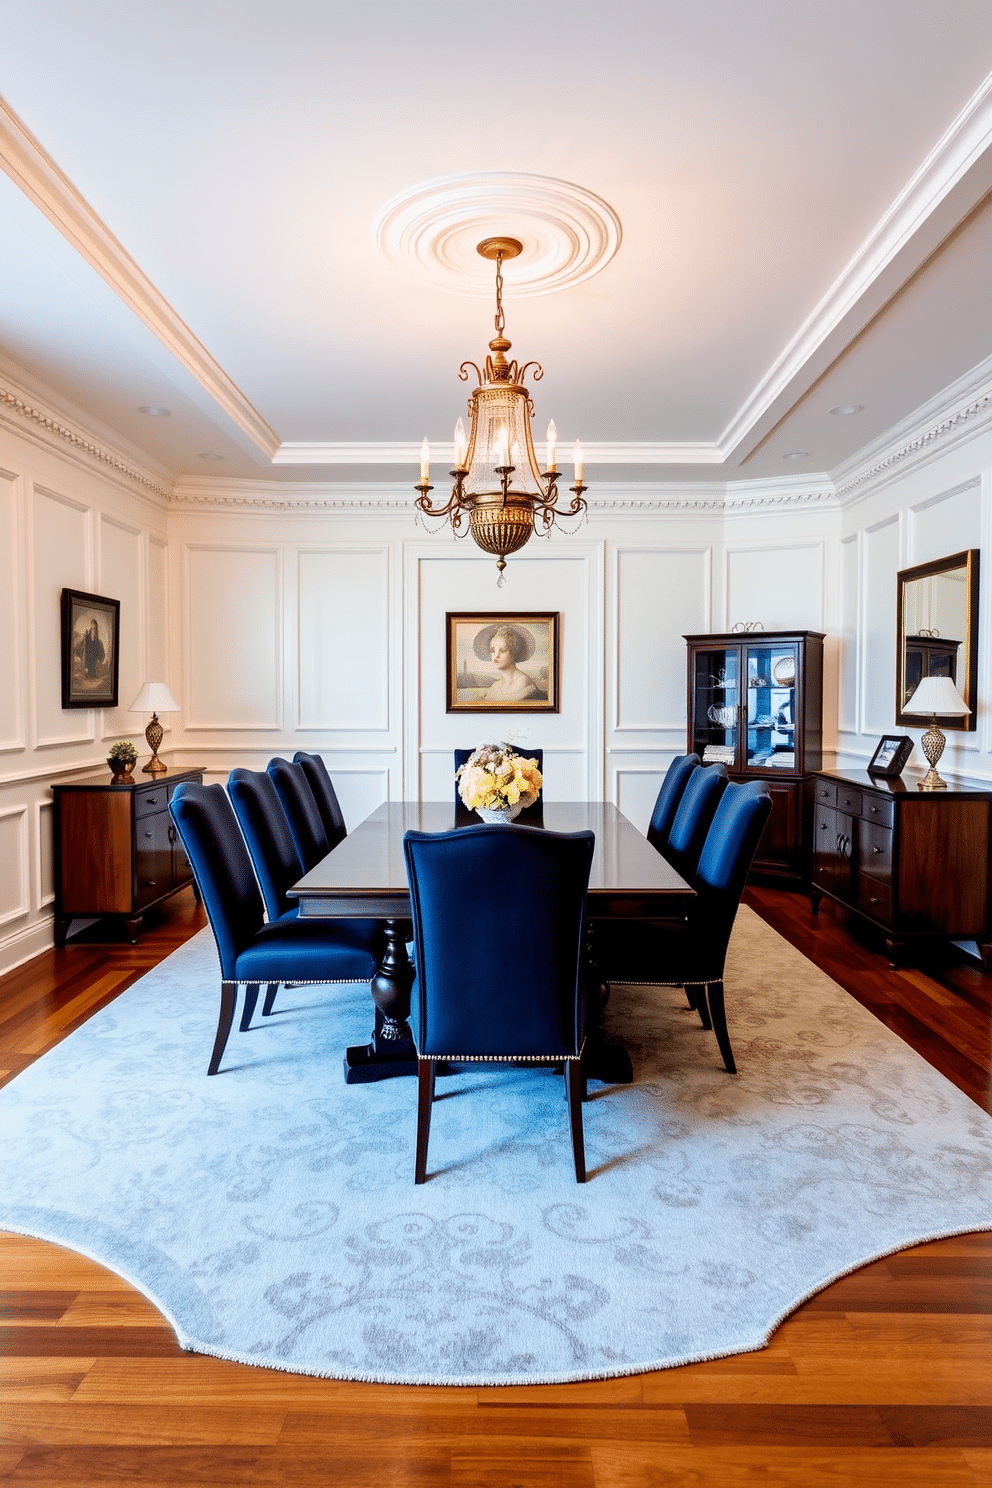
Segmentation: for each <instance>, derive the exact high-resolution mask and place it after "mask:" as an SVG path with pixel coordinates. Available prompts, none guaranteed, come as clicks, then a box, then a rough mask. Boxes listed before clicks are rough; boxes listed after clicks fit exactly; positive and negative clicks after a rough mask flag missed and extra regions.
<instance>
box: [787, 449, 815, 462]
mask: <svg viewBox="0 0 992 1488" xmlns="http://www.w3.org/2000/svg"><path fill="white" fill-rule="evenodd" d="M782 459H783V460H808V459H809V450H790V451H789V453H788V454H787V455H783V456H782Z"/></svg>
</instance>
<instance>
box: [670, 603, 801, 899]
mask: <svg viewBox="0 0 992 1488" xmlns="http://www.w3.org/2000/svg"><path fill="white" fill-rule="evenodd" d="M685 642H686V645H687V647H688V668H689V679H688V715H689V739H688V747H689V749H690V750H691V751H694V752H695V753H696V754H698V755H699V757H700V759H701V760H702V761H703V763H704V764H713V763H715V762H717V761H719V762H722V763H723V764H725V765H726V767H727V771H728V773H729V775H730V778H731V779H732V780H757V779H760V780H764V781H765V782H766V784H767V785H768V788H769V790H770V791H771V796H772V813H771V816H770V817H769V818H768V825H767V826H766V828H765V831H764V835H763V836H762V839H761V842H760V844H759V846H758V853H757V856H756V858H755V860H754V867H753V869H752V872H753V873H755V874H760V875H762V876H770V877H776V878H786V879H791V880H793V881H803V882H805V881H807V880H808V878H809V870H810V861H811V854H812V810H811V804H810V793H809V791H808V789H807V786H806V782H807V780H808V778H809V776H810V775H811V774H812V772H813V771H814V770H818V769H819V768H820V766H821V764H822V762H823V761H822V749H823V633H822V632H821V631H815V630H792V631H787V630H781V631H779V630H775V631H770V630H764V631H751V632H748V633H746V634H744V635H742V634H739V633H730V634H725V635H688V636H686V637H685Z"/></svg>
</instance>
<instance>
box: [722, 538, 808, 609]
mask: <svg viewBox="0 0 992 1488" xmlns="http://www.w3.org/2000/svg"><path fill="white" fill-rule="evenodd" d="M825 564H826V550H825V547H824V544H823V543H822V542H812V543H801V544H800V543H797V544H783V545H781V546H780V545H778V544H775V545H771V544H769V545H768V546H766V547H746V548H744V547H739V548H735V547H731V548H728V549H727V587H726V593H727V628H728V630H729V629H732V628H733V626H734V625H737V624H738V623H740V622H744V623H747V622H749V621H755V620H757V621H760V622H761V624H762V625H763V626H764V628H765V630H822V629H823V616H824V588H825V579H826V574H825Z"/></svg>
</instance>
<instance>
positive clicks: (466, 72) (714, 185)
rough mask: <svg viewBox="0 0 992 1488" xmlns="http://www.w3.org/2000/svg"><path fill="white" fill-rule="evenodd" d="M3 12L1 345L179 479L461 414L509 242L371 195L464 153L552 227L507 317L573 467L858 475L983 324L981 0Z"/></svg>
mask: <svg viewBox="0 0 992 1488" xmlns="http://www.w3.org/2000/svg"><path fill="white" fill-rule="evenodd" d="M0 36H2V44H0V95H2V98H3V100H4V101H5V104H6V111H5V112H3V113H0V164H3V166H4V169H5V171H6V175H4V176H0V222H2V224H3V229H2V232H0V353H2V355H3V356H4V357H5V358H6V359H7V361H8V363H9V364H10V365H11V366H12V367H13V366H15V365H16V367H18V368H20V369H22V371H23V373H24V374H26V376H27V379H28V382H29V383H30V381H31V380H32V379H33V380H34V383H35V385H37V386H38V387H39V388H41V389H44V388H45V387H47V388H50V389H53V390H55V392H56V393H57V394H58V395H59V396H60V398H61V399H63V400H64V401H66V402H67V403H69V404H71V405H75V407H76V408H78V409H79V410H80V411H81V412H82V414H84V415H85V416H86V417H87V418H88V419H90V420H91V421H97V422H98V423H99V424H101V425H103V426H104V427H106V428H107V429H109V430H112V431H114V433H115V434H116V435H117V436H119V437H120V438H121V439H122V440H124V441H126V442H128V443H130V444H131V445H133V446H135V447H137V449H139V450H141V451H143V452H144V453H145V454H146V455H147V456H149V457H150V458H152V459H153V460H155V461H156V462H158V463H159V465H160V466H161V467H163V468H164V470H166V471H167V472H169V473H171V474H173V475H185V476H187V477H189V476H195V477H197V478H203V477H205V476H218V475H220V476H227V477H251V478H256V479H258V478H265V479H269V480H271V479H283V480H292V481H327V480H329V479H348V480H353V479H355V478H371V479H390V480H395V479H402V477H403V464H402V463H401V462H403V461H409V460H412V457H413V452H414V449H415V448H416V446H418V445H419V442H420V438H421V436H422V435H423V434H425V433H426V434H428V435H429V436H430V438H431V439H432V441H435V442H437V443H438V444H439V445H443V442H444V441H445V440H450V438H451V428H452V425H453V422H454V419H455V418H456V417H457V416H458V414H459V413H460V412H461V411H462V408H463V400H464V392H465V388H464V384H462V383H460V382H459V381H458V380H457V369H458V367H459V364H460V363H461V362H462V361H463V360H464V359H466V358H471V359H473V360H476V361H481V360H482V358H483V357H484V355H485V350H486V342H487V341H488V339H489V337H490V335H491V334H492V306H491V299H489V298H486V297H483V298H478V297H472V296H471V295H470V294H469V295H467V294H466V293H465V290H466V289H471V287H472V286H471V284H470V283H469V282H468V280H467V278H466V277H465V276H466V275H468V274H470V273H474V274H480V273H481V275H482V280H481V284H482V288H483V290H484V292H485V294H488V289H487V286H488V284H489V283H490V282H491V279H490V278H489V277H488V276H490V275H491V266H489V265H486V264H484V263H483V262H482V260H479V261H478V265H477V266H476V265H475V264H469V263H468V262H467V260H466V255H465V252H464V251H463V250H464V244H465V242H467V241H468V238H466V237H465V233H469V234H470V233H471V230H472V229H471V227H466V228H465V230H464V232H463V233H462V237H461V238H459V237H458V233H457V232H455V231H454V230H452V232H450V233H448V236H447V237H446V238H445V239H444V242H445V244H446V245H447V246H445V247H444V248H443V251H442V250H441V249H438V250H437V251H436V252H435V250H434V249H433V248H429V249H425V248H424V244H423V241H422V240H418V241H419V246H417V245H416V244H415V245H414V246H413V247H412V248H411V247H409V243H410V242H411V241H412V240H413V238H415V237H416V233H413V232H412V230H410V231H407V240H406V241H407V243H408V247H407V249H403V248H402V247H401V246H399V247H398V246H397V245H398V244H401V242H402V241H404V240H403V231H402V230H401V229H402V228H403V223H402V222H401V223H400V226H399V227H397V226H396V222H397V220H398V217H397V213H396V212H394V213H393V216H392V217H390V216H389V213H388V212H386V213H385V216H384V215H383V214H384V209H385V208H386V207H387V204H389V203H395V201H396V199H397V198H399V197H401V196H403V195H404V194H409V195H410V199H411V200H412V201H413V202H414V203H415V204H417V210H418V211H419V210H420V203H421V202H422V201H425V200H426V201H429V202H430V203H434V204H436V203H440V205H435V206H432V210H434V211H435V213H436V215H437V216H438V220H441V219H444V220H445V221H447V218H446V216H445V214H446V213H448V212H449V206H450V201H449V198H450V199H451V201H456V200H457V199H458V193H459V190H462V189H463V188H460V187H458V186H457V184H455V183H454V182H453V178H455V180H462V181H464V178H471V180H472V181H473V182H474V183H476V184H478V183H479V181H480V180H481V182H482V185H483V186H484V185H485V181H486V178H487V177H488V178H489V179H490V180H491V181H492V184H493V199H494V201H496V202H497V203H498V205H497V206H496V207H493V208H491V209H490V210H489V211H488V212H487V211H485V210H483V207H484V204H483V207H480V208H479V211H480V217H479V221H480V222H484V223H485V224H487V226H488V224H489V223H490V222H492V221H493V220H495V219H494V216H493V213H494V212H495V214H496V216H500V215H501V214H502V213H504V212H505V215H506V219H507V220H506V221H505V223H504V225H503V226H502V229H501V230H502V231H505V232H509V233H514V234H515V235H517V236H520V237H522V238H524V240H525V242H526V243H527V244H528V245H533V247H534V252H535V254H536V253H537V252H538V249H539V248H540V250H541V251H542V252H544V253H545V256H546V263H547V265H548V266H549V267H548V276H549V282H551V281H554V282H553V283H552V284H551V287H552V288H553V289H554V290H555V292H553V293H542V294H532V293H528V294H520V295H518V296H517V297H516V298H515V297H514V294H513V279H512V274H511V272H510V268H508V270H507V293H506V318H507V332H508V334H509V336H510V339H511V340H512V342H513V353H514V354H515V355H517V356H519V357H520V358H521V360H527V359H530V358H537V359H539V360H540V361H541V362H542V363H543V365H544V369H545V377H544V380H543V381H542V382H541V383H540V384H538V385H536V386H534V387H533V388H532V391H533V393H534V397H535V402H536V404H537V428H538V430H543V428H544V424H545V422H546V420H547V418H548V417H550V416H553V417H554V418H555V420H556V422H557V425H558V429H559V432H560V438H561V441H562V444H563V446H566V445H567V443H568V442H569V441H571V440H572V439H573V438H575V437H577V436H578V437H581V438H582V440H583V442H584V443H585V444H586V446H587V448H588V451H589V462H588V477H589V478H590V484H592V483H593V482H594V481H595V480H597V479H610V478H612V479H617V478H621V477H622V478H624V479H630V480H633V481H645V480H659V479H660V480H673V479H678V480H680V481H681V480H694V479H697V480H706V481H712V480H714V479H749V478H759V477H760V478H766V477H769V476H782V475H792V476H796V475H803V476H806V475H810V476H812V475H813V474H814V473H816V472H824V471H831V470H835V469H836V468H837V467H838V465H840V464H841V463H842V462H843V461H845V460H846V459H848V458H849V457H850V456H851V455H852V454H853V453H854V452H855V451H856V450H857V449H859V448H860V447H863V446H865V445H866V444H868V443H869V442H870V441H871V440H873V439H875V438H876V437H878V436H879V435H881V434H882V433H883V432H884V431H885V430H886V429H888V428H890V427H891V426H892V425H893V424H895V423H896V422H898V421H899V420H900V419H902V418H904V417H906V416H907V415H908V414H909V413H911V412H912V410H913V409H914V408H916V407H918V406H919V405H920V404H921V403H923V402H925V401H926V400H928V399H929V398H931V397H933V396H935V395H936V394H937V393H938V392H939V391H940V390H941V388H943V387H944V386H946V384H948V383H949V382H951V381H952V380H953V379H955V378H957V377H960V376H962V375H963V374H965V373H966V372H968V371H969V370H970V369H971V368H973V367H974V366H976V365H977V364H978V363H979V362H981V361H982V360H984V359H985V358H987V357H988V356H989V355H990V354H992V294H990V292H989V266H990V264H992V195H990V193H992V5H990V4H989V3H988V0H944V3H941V4H935V3H934V0H831V3H826V0H750V3H747V4H741V3H740V0H693V3H691V4H687V3H686V0H617V3H614V4H612V5H606V4H603V3H602V0H596V3H590V0H502V3H500V4H498V5H493V6H483V5H478V4H477V5H472V6H468V5H466V4H464V3H458V4H456V3H453V0H434V3H416V0H364V3H357V0H340V3H338V0H280V3H275V0H160V3H159V4H158V5H156V6H136V5H134V4H133V3H132V0H126V3H125V0H77V3H73V4H71V5H70V4H66V3H65V0H32V3H31V4H30V5H24V4H23V3H22V0H0ZM540 178H543V183H544V184H543V186H542V185H541V184H540ZM508 181H509V182H510V183H511V185H512V187H513V190H514V191H516V192H517V196H516V197H514V196H513V194H512V191H511V192H510V195H509V196H507V194H506V192H507V191H509V190H510V188H509V187H507V184H506V183H507V182H508ZM549 182H550V183H552V184H550V185H549ZM438 183H440V184H438ZM554 183H564V184H558V185H555V184H554ZM504 188H505V189H504ZM576 188H578V189H576ZM473 189H474V187H473ZM501 190H502V191H503V195H502V196H501V195H500V191H501ZM521 193H523V196H521ZM463 194H464V192H463ZM587 195H588V199H589V201H590V202H592V203H595V201H596V200H597V199H598V200H599V201H600V202H602V203H604V204H605V215H604V216H603V218H602V224H601V225H600V226H599V227H597V226H596V223H595V222H594V220H593V217H594V216H595V212H594V208H593V207H589V210H590V211H591V212H593V217H588V218H583V217H582V211H583V210H585V208H584V207H582V206H581V204H582V203H583V202H585V201H586V197H587ZM531 197H533V200H532V201H531ZM524 198H526V201H525V205H526V207H527V211H530V212H531V216H530V217H529V218H528V217H527V212H526V211H525V210H524V207H523V206H521V205H520V202H521V201H522V200H524ZM514 202H517V205H516V206H514ZM576 203H578V204H579V205H576ZM573 207H574V220H573V217H570V216H569V213H570V212H571V211H572V209H573ZM452 210H453V209H452ZM610 212H612V214H615V219H616V221H617V222H618V224H619V231H617V232H616V233H615V235H614V236H613V237H611V236H610V234H611V233H613V232H614V229H613V228H612V227H610V225H609V224H610V221H611V220H612V219H611V218H610V216H609V213H610ZM542 214H543V215H542ZM449 215H450V214H449ZM406 220H407V219H405V218H404V219H403V221H404V222H405V221H406ZM384 222H385V223H386V226H384V225H383V224H384ZM542 222H543V223H546V224H549V225H548V226H547V231H546V232H545V229H544V228H543V227H541V225H540V224H541V223H542ZM535 224H536V225H535ZM590 224H591V225H590ZM603 224H605V225H603ZM377 230H378V244H377V241H376V233H377ZM445 231H446V232H447V228H445ZM459 231H461V229H459ZM556 231H557V232H559V234H560V236H559V238H558V239H556V238H555V233H556ZM390 233H391V234H392V236H390ZM584 233H587V234H588V235H589V238H590V242H591V243H592V245H593V246H592V247H591V248H588V252H589V254H590V255H591V258H590V262H592V261H593V259H595V257H596V253H598V254H599V259H598V260H596V262H595V264H594V267H595V268H596V270H597V271H596V272H593V273H590V274H589V275H588V276H587V277H583V276H582V274H581V273H578V272H574V273H573V272H572V271H571V270H569V269H568V265H567V264H566V263H565V257H563V256H562V255H563V254H564V250H563V249H562V248H561V244H562V243H563V242H564V241H565V237H568V241H569V243H570V244H572V249H574V248H575V244H576V243H577V242H578V243H580V247H581V244H582V243H584V242H585V239H584V238H583V234H584ZM597 233H599V234H600V237H601V238H602V241H600V240H599V239H598V238H597V237H596V234H597ZM542 234H543V237H542ZM485 235H487V234H486V232H483V231H480V233H479V236H480V237H482V236H485ZM528 235H529V236H528ZM569 235H570V236H569ZM597 243H598V245H599V246H598V247H597ZM459 244H461V247H459ZM542 244H543V246H542ZM470 247H471V245H469V256H470ZM587 247H588V245H587ZM572 249H570V250H569V251H572ZM575 251H576V252H578V250H577V249H576V250H575ZM582 251H586V249H583V250H582ZM404 252H406V253H407V258H406V260H405V259H404ZM418 254H419V259H418ZM556 254H557V255H558V258H557V259H556V257H555V256H556ZM432 255H434V256H433V257H432ZM566 256H567V255H566ZM439 258H440V259H444V261H445V262H446V263H448V265H449V268H448V269H447V270H445V271H441V270H439V269H438V268H437V262H438V261H439ZM534 262H536V259H535V260H534ZM555 263H557V264H558V269H557V270H556V269H555ZM566 270H568V271H567V272H566ZM556 273H557V274H558V278H557V280H556V279H555V274H556ZM846 404H858V405H863V407H862V408H861V411H860V412H858V413H857V414H855V415H853V416H851V417H838V416H832V415H831V414H830V412H829V410H830V409H831V408H833V407H836V406H838V405H846ZM147 406H164V407H167V408H169V409H170V410H171V416H170V417H168V418H152V417H148V416H146V415H144V414H142V413H140V412H139V411H138V410H139V408H141V407H147ZM797 452H804V453H802V454H801V455H800V457H799V458H796V459H792V460H788V459H786V457H787V456H790V455H795V454H797ZM204 455H213V456H218V455H219V456H221V457H222V458H221V459H219V460H218V459H213V460H204V459H203V458H202V457H203V456H204ZM411 479H413V475H412V474H411Z"/></svg>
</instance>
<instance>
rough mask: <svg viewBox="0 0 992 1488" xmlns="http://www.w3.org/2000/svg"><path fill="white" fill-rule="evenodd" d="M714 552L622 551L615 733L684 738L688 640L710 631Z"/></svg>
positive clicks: (616, 585)
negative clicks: (670, 733)
mask: <svg viewBox="0 0 992 1488" xmlns="http://www.w3.org/2000/svg"><path fill="white" fill-rule="evenodd" d="M712 572H713V550H712V548H711V547H708V546H707V547H701V548H674V547H673V548H662V547H643V546H637V547H634V546H633V545H630V546H628V545H626V544H624V545H618V546H617V548H616V550H615V564H614V576H613V608H614V622H613V634H614V636H615V637H616V640H615V652H614V660H615V684H614V696H613V709H612V712H613V729H614V732H615V733H618V734H623V733H631V732H639V733H644V732H648V733H658V732H661V731H664V730H672V729H675V730H679V731H681V732H682V733H684V731H685V686H686V684H685V676H686V671H685V665H686V663H685V642H684V641H683V639H682V637H683V636H684V635H692V634H693V633H695V632H699V631H705V630H707V629H708V628H709V623H710V614H711V590H712Z"/></svg>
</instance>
